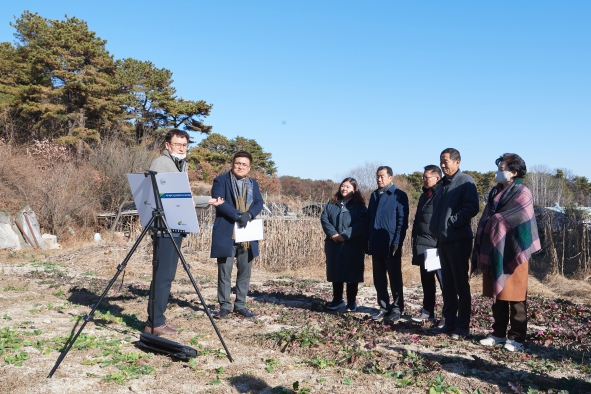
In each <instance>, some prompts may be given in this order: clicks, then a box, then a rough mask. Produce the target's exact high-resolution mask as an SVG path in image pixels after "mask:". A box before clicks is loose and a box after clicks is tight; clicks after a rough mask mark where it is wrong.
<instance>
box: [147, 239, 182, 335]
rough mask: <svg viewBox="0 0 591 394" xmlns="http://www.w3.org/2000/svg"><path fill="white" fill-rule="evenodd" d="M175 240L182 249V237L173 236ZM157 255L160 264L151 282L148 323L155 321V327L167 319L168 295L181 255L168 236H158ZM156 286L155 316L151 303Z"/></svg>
mask: <svg viewBox="0 0 591 394" xmlns="http://www.w3.org/2000/svg"><path fill="white" fill-rule="evenodd" d="M173 239H174V242H175V243H176V244H177V246H178V247H179V250H180V249H181V243H182V242H183V238H182V237H173ZM156 257H157V259H158V266H157V267H156V273H155V277H154V280H153V281H152V282H151V283H150V296H149V301H148V323H149V324H150V325H151V324H152V322H154V327H160V326H161V325H163V324H164V322H165V321H166V318H165V317H164V312H166V307H167V305H168V297H170V286H171V284H172V281H173V279H174V276H175V275H176V268H177V266H178V262H179V256H178V254H177V253H176V250H175V249H174V246H173V245H172V242H170V238H168V237H157V239H156ZM154 282H156V288H155V298H156V303H155V304H154V316H153V319H152V316H151V315H150V313H151V310H150V305H151V304H152V291H151V290H152V286H154Z"/></svg>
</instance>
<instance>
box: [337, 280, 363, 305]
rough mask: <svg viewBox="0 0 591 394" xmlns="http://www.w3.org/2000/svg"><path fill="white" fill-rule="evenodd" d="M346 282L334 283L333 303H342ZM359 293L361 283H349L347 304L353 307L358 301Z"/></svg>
mask: <svg viewBox="0 0 591 394" xmlns="http://www.w3.org/2000/svg"><path fill="white" fill-rule="evenodd" d="M344 287H345V283H344V282H332V299H333V301H337V302H338V301H340V300H342V299H343V288H344ZM358 291H359V283H347V304H349V305H353V304H354V303H355V300H356V299H357V292H358Z"/></svg>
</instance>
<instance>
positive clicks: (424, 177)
mask: <svg viewBox="0 0 591 394" xmlns="http://www.w3.org/2000/svg"><path fill="white" fill-rule="evenodd" d="M429 178H437V177H436V176H435V175H433V176H424V175H423V180H424V181H426V180H427V179H429Z"/></svg>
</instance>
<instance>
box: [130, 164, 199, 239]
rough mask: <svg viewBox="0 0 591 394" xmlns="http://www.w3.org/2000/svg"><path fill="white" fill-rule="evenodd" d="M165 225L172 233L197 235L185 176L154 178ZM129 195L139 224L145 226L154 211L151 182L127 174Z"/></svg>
mask: <svg viewBox="0 0 591 394" xmlns="http://www.w3.org/2000/svg"><path fill="white" fill-rule="evenodd" d="M155 177H156V182H157V184H158V191H159V193H160V199H161V200H162V208H163V209H164V216H165V217H166V222H167V223H168V226H169V227H170V229H171V230H172V231H176V232H179V231H182V232H185V233H198V232H199V222H198V221H197V213H196V212H195V206H194V205H193V196H192V195H191V187H190V186H189V176H188V175H187V173H186V172H161V173H158V174H156V175H155ZM127 180H128V181H129V187H130V188H131V194H132V195H133V200H134V201H135V206H136V208H137V211H138V214H139V215H140V222H141V223H142V226H144V227H145V226H146V225H147V224H148V223H149V222H150V219H151V218H152V210H153V209H154V208H155V207H156V203H155V202H154V192H153V191H152V179H151V177H149V176H144V174H143V173H141V174H127Z"/></svg>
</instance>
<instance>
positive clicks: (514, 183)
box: [472, 153, 541, 352]
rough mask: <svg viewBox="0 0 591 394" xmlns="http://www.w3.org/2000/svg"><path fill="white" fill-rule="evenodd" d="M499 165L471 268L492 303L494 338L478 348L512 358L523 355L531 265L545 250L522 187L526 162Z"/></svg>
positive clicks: (515, 159) (514, 159) (507, 159)
mask: <svg viewBox="0 0 591 394" xmlns="http://www.w3.org/2000/svg"><path fill="white" fill-rule="evenodd" d="M495 164H496V165H497V166H498V171H497V174H496V180H497V182H498V184H497V185H496V186H495V187H494V188H493V189H492V190H491V192H490V194H489V198H488V201H487V203H486V208H485V209H484V212H483V214H482V218H481V219H480V222H479V224H478V231H477V233H476V240H475V242H474V252H473V255H472V263H473V268H475V266H476V265H477V266H478V268H479V269H480V271H482V274H483V275H482V278H483V286H482V287H483V295H485V296H489V297H492V299H493V305H492V312H493V318H494V323H493V326H492V329H493V332H492V333H491V334H489V335H488V336H487V337H486V338H485V339H483V340H481V341H480V343H481V344H482V345H484V346H494V345H497V344H504V348H505V349H507V350H509V351H513V352H514V351H521V350H523V343H524V341H525V335H526V331H527V306H526V298H527V278H528V261H529V259H530V257H531V255H532V254H533V253H535V252H537V251H538V250H540V249H541V246H540V238H539V236H538V225H537V223H536V217H535V214H534V203H533V197H532V194H531V191H530V190H529V189H528V188H527V187H526V186H525V185H524V184H523V177H524V176H525V174H526V172H527V168H526V166H525V162H524V161H523V159H522V158H521V157H519V156H518V155H516V154H514V153H505V154H504V155H502V156H501V157H499V158H498V159H497V160H496V161H495ZM509 322H510V323H511V329H510V330H509V332H507V326H508V324H509Z"/></svg>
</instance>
